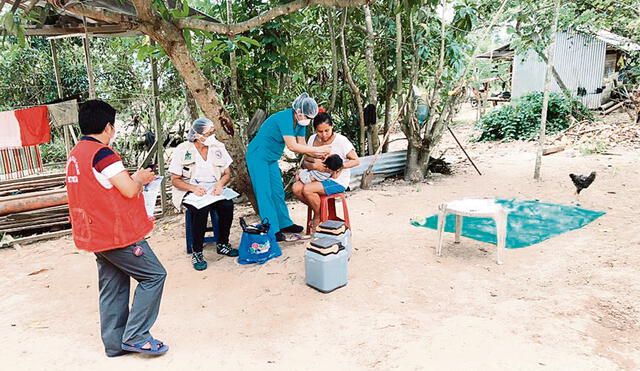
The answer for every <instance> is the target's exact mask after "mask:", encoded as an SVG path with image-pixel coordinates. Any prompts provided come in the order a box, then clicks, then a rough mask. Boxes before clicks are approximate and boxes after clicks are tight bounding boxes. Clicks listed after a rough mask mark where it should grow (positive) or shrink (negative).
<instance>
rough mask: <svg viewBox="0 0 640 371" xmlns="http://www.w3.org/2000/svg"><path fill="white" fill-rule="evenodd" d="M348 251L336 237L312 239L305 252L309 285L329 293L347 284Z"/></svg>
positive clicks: (306, 278) (306, 276)
mask: <svg viewBox="0 0 640 371" xmlns="http://www.w3.org/2000/svg"><path fill="white" fill-rule="evenodd" d="M347 261H348V256H347V251H346V249H345V247H344V246H342V244H341V243H340V241H338V240H336V239H334V238H318V239H314V240H312V241H311V243H310V244H309V246H308V247H307V251H305V253H304V270H305V280H306V282H307V285H309V286H311V287H313V288H314V289H316V290H318V291H321V292H324V293H328V292H331V291H333V290H335V289H337V288H340V287H342V286H344V285H346V284H347V279H348V271H347Z"/></svg>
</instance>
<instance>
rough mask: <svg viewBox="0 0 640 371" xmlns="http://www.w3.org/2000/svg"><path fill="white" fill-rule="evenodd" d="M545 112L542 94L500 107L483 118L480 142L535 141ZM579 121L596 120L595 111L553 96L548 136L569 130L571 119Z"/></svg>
mask: <svg viewBox="0 0 640 371" xmlns="http://www.w3.org/2000/svg"><path fill="white" fill-rule="evenodd" d="M541 112H542V93H539V92H536V93H530V94H527V95H525V96H523V97H521V98H519V99H517V100H515V101H514V102H513V103H512V104H509V105H504V106H502V107H500V108H497V109H495V110H493V111H491V112H489V113H488V114H487V115H485V116H483V117H482V118H481V119H480V120H479V121H478V123H477V127H478V128H479V129H480V130H482V134H481V135H480V137H479V138H478V139H477V140H478V141H490V140H533V139H536V138H537V137H538V131H539V129H540V116H541ZM571 116H573V117H575V118H576V119H577V120H584V119H589V120H591V119H593V115H592V114H591V112H590V111H589V110H588V109H587V107H585V106H584V105H583V104H582V103H580V102H578V101H576V100H574V99H568V98H566V97H564V96H563V95H562V94H558V93H551V94H550V96H549V110H548V111H547V133H550V134H553V133H557V132H559V131H561V130H563V129H566V128H567V127H568V126H569V123H570V119H569V118H570V117H571Z"/></svg>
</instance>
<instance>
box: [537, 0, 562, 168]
mask: <svg viewBox="0 0 640 371" xmlns="http://www.w3.org/2000/svg"><path fill="white" fill-rule="evenodd" d="M559 15H560V0H556V1H555V14H554V16H553V24H552V25H551V45H549V52H548V55H549V56H548V58H547V73H546V76H545V79H544V92H543V98H542V117H541V118H540V134H539V136H538V152H537V153H536V165H535V169H534V171H533V179H535V180H540V166H541V165H542V154H543V152H544V140H545V136H546V129H547V110H548V108H549V88H550V85H551V78H552V76H553V72H552V71H551V68H552V67H553V59H554V54H555V48H556V37H557V33H558V17H559Z"/></svg>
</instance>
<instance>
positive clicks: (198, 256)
mask: <svg viewBox="0 0 640 371" xmlns="http://www.w3.org/2000/svg"><path fill="white" fill-rule="evenodd" d="M191 264H193V269H195V270H197V271H203V270H205V269H207V261H206V260H204V255H203V254H202V253H201V252H194V253H193V256H192V257H191Z"/></svg>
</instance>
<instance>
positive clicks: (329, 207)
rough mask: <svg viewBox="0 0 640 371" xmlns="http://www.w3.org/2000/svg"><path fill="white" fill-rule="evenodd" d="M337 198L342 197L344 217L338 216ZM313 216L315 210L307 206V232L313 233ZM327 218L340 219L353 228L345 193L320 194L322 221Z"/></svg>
mask: <svg viewBox="0 0 640 371" xmlns="http://www.w3.org/2000/svg"><path fill="white" fill-rule="evenodd" d="M336 198H339V199H340V202H341V203H342V214H343V217H344V219H340V218H338V215H337V214H336ZM312 217H313V210H312V209H311V207H307V234H311V219H312ZM327 220H340V221H343V222H344V224H346V225H347V228H349V229H351V222H350V221H349V210H348V208H347V198H346V197H345V196H344V193H336V194H333V195H331V196H320V223H322V222H326V221H327Z"/></svg>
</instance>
